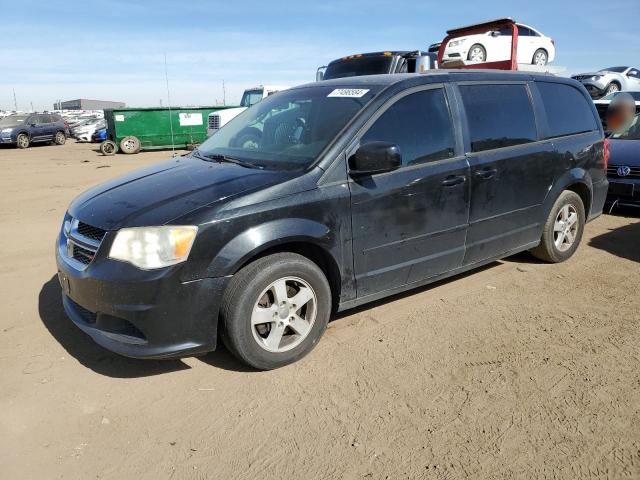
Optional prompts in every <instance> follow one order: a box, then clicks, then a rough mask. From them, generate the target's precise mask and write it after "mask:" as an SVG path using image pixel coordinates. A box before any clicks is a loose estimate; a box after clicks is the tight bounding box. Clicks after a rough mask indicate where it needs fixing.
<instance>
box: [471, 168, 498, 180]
mask: <svg viewBox="0 0 640 480" xmlns="http://www.w3.org/2000/svg"><path fill="white" fill-rule="evenodd" d="M496 173H498V170H496V169H495V168H483V169H482V170H478V171H476V172H475V176H476V177H478V178H482V179H483V180H489V179H490V178H493V177H495V176H496Z"/></svg>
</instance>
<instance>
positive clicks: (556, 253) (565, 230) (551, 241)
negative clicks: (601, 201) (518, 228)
mask: <svg viewBox="0 0 640 480" xmlns="http://www.w3.org/2000/svg"><path fill="white" fill-rule="evenodd" d="M574 215H575V216H574ZM572 217H573V218H574V219H575V220H574V221H573V222H571V221H570V218H572ZM568 222H569V223H568ZM584 224H585V213H584V205H583V203H582V199H581V198H580V196H579V195H578V194H577V193H575V192H571V191H569V190H565V191H564V192H562V194H560V196H559V197H558V199H557V200H556V203H554V204H553V208H552V209H551V212H550V213H549V218H547V221H546V222H545V224H544V230H543V231H542V238H541V239H540V245H538V246H537V247H535V248H534V249H532V250H531V253H532V254H533V255H534V256H535V257H536V258H539V259H540V260H544V261H545V262H549V263H560V262H564V261H565V260H567V259H569V258H571V256H572V255H573V254H574V252H575V251H576V249H577V248H578V246H579V245H580V241H581V240H582V234H583V232H584ZM569 234H571V235H569ZM571 238H573V240H572V241H571Z"/></svg>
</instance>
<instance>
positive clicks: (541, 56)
mask: <svg viewBox="0 0 640 480" xmlns="http://www.w3.org/2000/svg"><path fill="white" fill-rule="evenodd" d="M548 61H549V55H548V54H547V52H546V51H545V50H543V49H542V48H539V49H538V50H536V51H535V53H534V54H533V59H532V61H531V63H532V64H533V65H539V66H541V67H544V66H545V65H546V64H547V62H548Z"/></svg>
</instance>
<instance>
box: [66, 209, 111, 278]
mask: <svg viewBox="0 0 640 480" xmlns="http://www.w3.org/2000/svg"><path fill="white" fill-rule="evenodd" d="M67 222H68V223H67ZM67 225H68V226H67ZM79 227H81V228H79ZM62 232H63V235H64V238H65V241H64V245H60V253H61V254H62V255H64V257H65V259H66V260H67V262H69V264H70V265H71V266H73V267H74V268H75V269H76V270H84V269H86V268H87V267H88V266H89V265H90V264H91V262H93V259H94V258H95V256H96V253H97V252H98V249H99V248H100V245H101V244H102V240H103V239H104V237H105V235H106V233H107V232H106V231H104V230H101V229H99V228H96V227H93V226H91V225H88V224H86V223H82V222H80V221H79V220H78V219H76V218H69V217H67V219H66V220H65V222H64V227H63V229H62ZM100 232H103V233H102V234H101V235H100ZM84 233H88V235H91V236H88V235H85V234H84ZM92 237H94V238H92ZM97 238H100V240H98V239H97Z"/></svg>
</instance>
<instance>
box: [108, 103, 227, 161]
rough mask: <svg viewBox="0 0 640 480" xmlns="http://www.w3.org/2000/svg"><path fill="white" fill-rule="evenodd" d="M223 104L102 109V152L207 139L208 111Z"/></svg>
mask: <svg viewBox="0 0 640 480" xmlns="http://www.w3.org/2000/svg"><path fill="white" fill-rule="evenodd" d="M225 108H232V107H230V106H224V107H222V106H221V107H185V108H179V107H171V108H122V109H113V110H105V111H104V117H105V120H106V121H107V138H108V140H107V141H105V142H103V143H102V144H101V145H100V150H101V151H102V153H104V154H105V155H112V154H114V153H116V151H118V150H120V151H121V152H124V153H138V152H139V151H140V150H159V149H166V148H189V147H191V146H193V145H197V144H199V143H202V142H204V141H205V140H206V139H207V120H208V117H209V114H210V113H211V112H215V111H217V110H222V109H225Z"/></svg>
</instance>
